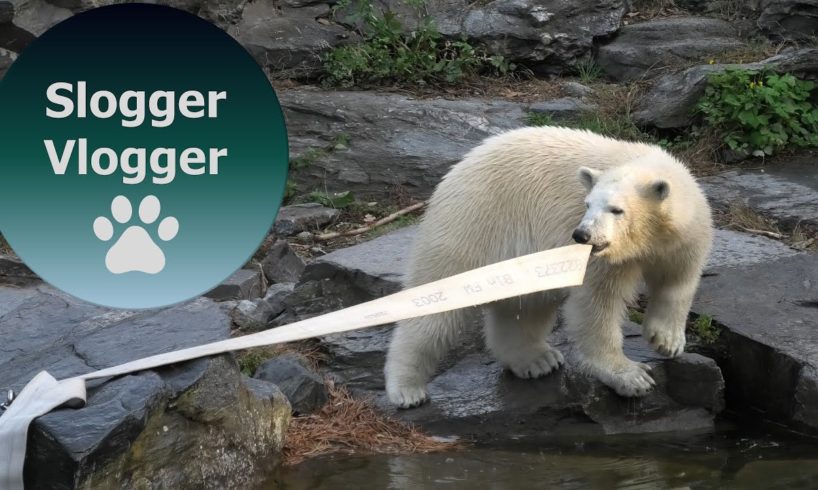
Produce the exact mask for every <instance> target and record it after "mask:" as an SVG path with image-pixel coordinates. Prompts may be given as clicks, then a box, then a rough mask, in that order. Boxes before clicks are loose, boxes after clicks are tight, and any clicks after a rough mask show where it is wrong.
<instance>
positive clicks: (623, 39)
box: [596, 17, 744, 81]
mask: <svg viewBox="0 0 818 490" xmlns="http://www.w3.org/2000/svg"><path fill="white" fill-rule="evenodd" d="M743 45H744V43H742V42H741V40H740V39H739V38H738V37H737V35H736V33H735V32H734V30H733V28H732V27H731V25H730V24H729V23H727V22H725V21H722V20H717V19H709V18H704V17H670V18H667V19H656V20H652V21H648V22H640V23H638V24H633V25H629V26H625V27H623V28H622V29H621V30H620V31H619V33H618V34H617V35H616V37H615V38H614V39H613V41H611V42H610V43H607V44H605V45H603V46H600V47H599V50H598V52H597V56H596V59H597V62H598V63H599V66H600V67H601V68H602V69H603V70H604V71H605V73H606V74H607V75H608V76H610V77H611V78H613V79H614V80H618V81H631V80H636V79H639V78H642V77H643V76H645V75H646V74H648V75H649V74H650V73H651V71H653V70H657V69H661V68H667V67H674V66H679V65H684V64H686V63H689V62H691V61H701V60H702V59H704V58H705V57H707V56H713V55H716V54H719V53H723V52H725V51H729V50H734V49H738V48H741V47H742V46H743Z"/></svg>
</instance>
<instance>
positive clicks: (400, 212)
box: [315, 201, 427, 241]
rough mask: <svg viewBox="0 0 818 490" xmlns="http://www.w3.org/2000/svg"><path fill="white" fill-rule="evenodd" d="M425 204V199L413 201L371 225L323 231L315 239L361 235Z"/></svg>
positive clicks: (322, 239)
mask: <svg viewBox="0 0 818 490" xmlns="http://www.w3.org/2000/svg"><path fill="white" fill-rule="evenodd" d="M426 204H427V203H426V201H423V202H419V203H415V204H412V205H411V206H408V207H405V208H403V209H401V210H398V211H395V212H394V213H392V214H390V215H389V216H386V217H383V218H381V219H379V220H378V221H376V222H374V223H372V224H371V225H367V226H362V227H360V228H355V229H354V230H349V231H344V232H340V231H333V232H332V233H323V234H321V235H316V236H315V239H316V240H319V241H326V240H332V239H333V238H338V237H342V236H355V235H361V234H363V233H366V232H368V231H372V230H374V229H375V228H377V227H379V226H382V225H385V224H387V223H391V222H393V221H395V220H396V219H398V218H400V217H401V216H403V215H404V214H409V213H411V212H412V211H417V210H418V209H421V208H423V207H424V206H426Z"/></svg>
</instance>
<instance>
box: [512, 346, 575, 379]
mask: <svg viewBox="0 0 818 490" xmlns="http://www.w3.org/2000/svg"><path fill="white" fill-rule="evenodd" d="M564 363H565V358H564V357H563V356H562V353H561V352H560V351H558V350H557V349H554V348H553V347H551V346H548V349H547V350H546V351H545V352H543V353H542V354H541V355H540V356H539V357H537V358H536V359H534V360H533V361H531V362H529V363H526V364H523V363H511V364H509V366H508V368H509V369H510V370H511V372H512V373H514V375H515V376H517V377H518V378H523V379H531V378H540V377H542V376H545V375H547V374H550V373H552V372H553V371H556V370H557V369H559V368H560V366H562V365H563V364H564Z"/></svg>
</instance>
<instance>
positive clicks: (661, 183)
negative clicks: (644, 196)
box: [648, 179, 670, 201]
mask: <svg viewBox="0 0 818 490" xmlns="http://www.w3.org/2000/svg"><path fill="white" fill-rule="evenodd" d="M648 193H649V195H650V197H652V198H653V199H656V200H657V201H664V200H665V199H667V196H668V195H669V194H670V184H669V183H668V181H666V180H662V179H659V180H654V181H653V182H651V183H650V185H649V186H648Z"/></svg>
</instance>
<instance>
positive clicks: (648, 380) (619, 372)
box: [596, 359, 656, 397]
mask: <svg viewBox="0 0 818 490" xmlns="http://www.w3.org/2000/svg"><path fill="white" fill-rule="evenodd" d="M649 371H650V366H648V365H647V364H642V363H641V362H633V361H631V360H630V359H627V360H626V361H625V363H624V365H622V366H621V367H618V368H616V369H613V370H605V371H603V372H600V370H597V372H596V374H597V377H598V378H599V380H600V381H602V382H603V383H605V384H606V385H608V386H610V387H611V388H613V390H614V391H616V394H617V395H619V396H626V397H634V396H645V395H647V394H648V393H649V392H650V390H652V389H653V387H654V386H656V381H654V380H653V378H652V377H651V376H650V374H648V372H649Z"/></svg>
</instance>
